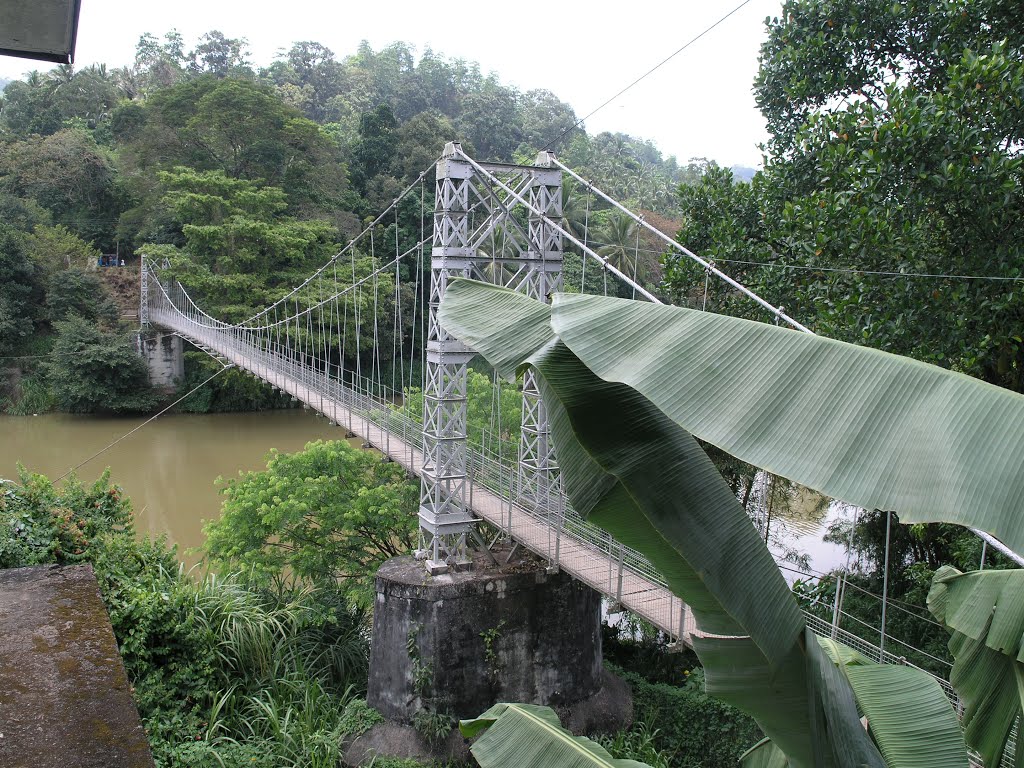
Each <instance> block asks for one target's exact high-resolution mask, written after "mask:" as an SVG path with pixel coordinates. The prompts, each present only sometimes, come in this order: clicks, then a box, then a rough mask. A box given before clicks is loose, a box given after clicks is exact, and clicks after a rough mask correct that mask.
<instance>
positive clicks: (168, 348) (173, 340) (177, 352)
mask: <svg viewBox="0 0 1024 768" xmlns="http://www.w3.org/2000/svg"><path fill="white" fill-rule="evenodd" d="M139 354H141V355H142V359H143V360H145V361H146V365H147V366H148V367H149V383H150V385H151V386H153V387H156V388H157V389H173V388H174V387H175V386H177V384H179V383H180V382H181V380H182V379H183V378H184V377H185V356H184V354H183V350H182V343H181V337H180V336H175V335H174V334H170V333H165V334H160V335H146V334H144V333H140V334H139Z"/></svg>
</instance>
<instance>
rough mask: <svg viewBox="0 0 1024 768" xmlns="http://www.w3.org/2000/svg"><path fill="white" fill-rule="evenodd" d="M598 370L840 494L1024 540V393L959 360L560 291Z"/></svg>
mask: <svg viewBox="0 0 1024 768" xmlns="http://www.w3.org/2000/svg"><path fill="white" fill-rule="evenodd" d="M551 324H552V327H553V329H554V331H555V333H556V334H557V335H558V337H559V338H560V339H561V340H562V341H563V342H564V343H565V344H566V346H568V347H569V349H571V350H572V351H573V353H574V354H576V356H577V357H579V358H580V360H582V361H583V363H584V364H585V365H586V366H587V367H588V368H589V369H590V370H591V371H593V372H594V373H595V374H596V375H598V376H599V377H601V378H602V379H605V380H607V381H615V382H620V383H623V384H626V385H628V386H630V387H632V388H633V389H635V390H637V391H638V392H640V393H641V394H642V395H644V396H645V397H647V398H648V399H649V400H651V402H653V403H654V404H655V405H656V406H658V408H660V409H661V410H662V411H664V412H665V414H666V415H668V416H669V417H670V418H671V419H673V420H674V421H676V422H677V423H678V424H679V425H680V426H682V427H683V428H684V429H686V430H687V431H689V432H690V433H692V434H693V435H694V436H695V437H697V438H699V439H701V440H705V441H707V442H709V443H712V444H714V445H716V446H718V447H719V448H721V449H722V450H724V451H727V452H728V453H730V454H732V455H733V456H736V457H737V458H740V459H742V460H743V461H746V462H749V463H751V464H754V465H756V466H758V467H761V468H762V469H766V470H768V471H769V472H772V473H774V474H777V475H781V476H783V477H787V478H789V479H790V480H793V481H795V482H798V483H801V484H802V485H806V486H808V487H809V488H813V489H814V490H817V491H819V492H821V493H824V494H826V495H828V496H831V497H833V498H837V499H842V500H844V501H847V502H849V503H851V504H856V505H858V506H861V507H865V508H867V509H885V510H893V511H895V512H897V513H898V514H899V516H900V520H901V521H903V522H908V523H924V522H948V523H958V524H960V525H966V526H971V527H974V528H979V529H981V530H983V531H987V532H988V533H991V534H992V535H993V536H995V537H996V538H998V539H1000V540H1001V541H1003V542H1004V543H1005V544H1006V545H1008V546H1009V547H1010V548H1011V549H1013V550H1014V551H1016V552H1024V525H1021V524H1020V501H1021V499H1024V397H1022V396H1021V395H1019V394H1016V393H1014V392H1010V391H1008V390H1006V389H1002V388H1000V387H996V386H993V385H991V384H987V383H985V382H982V381H979V380H977V379H973V378H971V377H969V376H965V375H963V374H960V373H956V372H953V371H948V370H944V369H942V368H938V367H936V366H933V365H928V364H926V363H921V362H918V361H916V360H911V359H909V358H905V357H900V356H897V355H892V354H889V353H887V352H881V351H879V350H875V349H869V348H867V347H858V346H855V345H853V344H847V343H844V342H840V341H835V340H833V339H827V338H822V337H820V336H812V335H810V334H805V333H799V332H796V331H792V330H788V329H785V328H779V327H776V326H773V325H767V324H764V323H757V322H752V321H749V320H743V319H740V318H733V317H725V316H722V315H716V314H713V313H710V312H698V311H695V310H688V309H682V308H680V307H671V306H665V305H657V304H647V303H642V302H635V301H627V300H624V299H613V298H607V297H602V296H581V295H578V294H556V295H555V296H554V299H553V306H552V313H551Z"/></svg>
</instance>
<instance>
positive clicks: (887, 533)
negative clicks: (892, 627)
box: [878, 511, 892, 664]
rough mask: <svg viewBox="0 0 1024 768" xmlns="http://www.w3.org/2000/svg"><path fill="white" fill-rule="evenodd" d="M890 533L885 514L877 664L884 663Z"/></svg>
mask: <svg viewBox="0 0 1024 768" xmlns="http://www.w3.org/2000/svg"><path fill="white" fill-rule="evenodd" d="M891 532H892V512H888V511H887V512H886V513H885V567H884V568H883V570H882V627H881V634H880V638H879V641H878V663H879V664H882V663H883V662H884V661H885V609H886V606H887V604H888V602H889V543H890V534H891Z"/></svg>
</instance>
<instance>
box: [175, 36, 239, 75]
mask: <svg viewBox="0 0 1024 768" xmlns="http://www.w3.org/2000/svg"><path fill="white" fill-rule="evenodd" d="M248 48H249V41H248V40H246V39H245V38H240V39H235V38H229V37H225V36H224V33H223V32H219V31H217V30H212V31H210V32H207V33H206V34H204V35H203V36H202V37H201V38H199V42H198V43H197V44H196V47H195V49H193V51H192V52H191V53H190V54H189V59H190V63H189V70H190V71H191V72H193V73H196V74H211V75H215V76H217V77H227V76H229V75H234V76H238V75H246V74H250V75H251V74H252V69H251V68H250V66H249V58H248V57H249V52H248Z"/></svg>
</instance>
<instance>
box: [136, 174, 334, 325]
mask: <svg viewBox="0 0 1024 768" xmlns="http://www.w3.org/2000/svg"><path fill="white" fill-rule="evenodd" d="M159 178H160V181H161V183H162V186H163V189H164V190H165V194H164V196H163V198H162V204H163V205H164V206H166V208H167V210H168V211H169V213H170V218H171V220H172V221H173V222H174V223H175V224H176V225H177V227H179V228H180V232H181V236H182V240H183V244H182V247H180V248H179V247H174V246H170V245H146V246H143V248H142V249H141V250H142V251H143V252H145V253H146V254H148V255H150V256H153V257H156V258H159V259H163V258H168V259H170V260H171V262H172V264H173V265H174V267H175V269H176V275H177V276H178V278H179V279H181V281H182V282H183V283H185V284H186V285H188V286H189V288H190V290H194V291H195V292H196V294H195V297H196V298H197V299H201V300H203V301H204V305H205V306H206V307H207V308H208V309H209V310H211V311H214V310H216V311H217V312H218V313H219V314H220V316H222V317H236V316H237V317H238V319H243V318H245V317H248V316H249V314H251V313H252V308H253V307H255V306H259V305H260V304H261V303H262V302H264V301H265V300H268V299H269V300H271V301H272V300H273V298H271V297H272V296H273V294H274V289H275V287H276V286H277V285H278V284H279V283H280V282H282V281H286V280H289V279H291V277H293V276H297V275H302V274H304V273H306V272H308V270H310V269H312V268H315V267H318V266H320V265H321V264H322V263H323V262H325V261H326V260H327V259H328V258H330V256H331V254H332V253H334V252H335V251H336V246H335V243H334V238H333V234H334V233H333V229H332V227H331V226H330V225H329V224H328V223H327V222H324V221H298V220H296V219H293V218H291V217H289V216H286V215H284V214H285V211H286V209H287V206H288V203H287V198H286V196H285V194H284V192H283V190H282V189H281V188H280V187H272V186H261V185H259V184H257V183H255V182H252V181H246V180H243V179H234V178H231V177H229V176H228V175H226V174H225V173H224V172H223V171H195V170H193V169H190V168H184V167H179V168H175V169H174V170H172V171H165V172H160V174H159ZM274 298H276V297H274Z"/></svg>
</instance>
